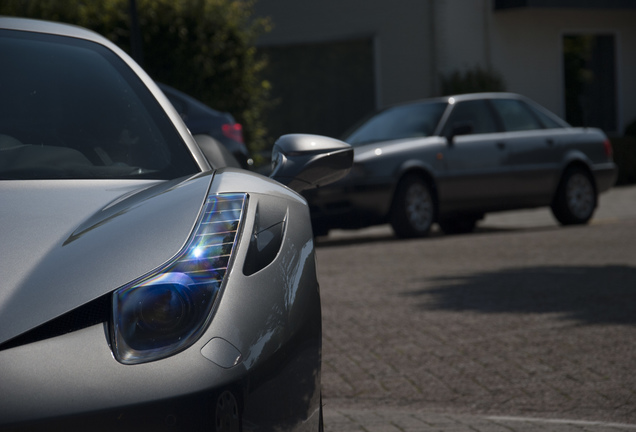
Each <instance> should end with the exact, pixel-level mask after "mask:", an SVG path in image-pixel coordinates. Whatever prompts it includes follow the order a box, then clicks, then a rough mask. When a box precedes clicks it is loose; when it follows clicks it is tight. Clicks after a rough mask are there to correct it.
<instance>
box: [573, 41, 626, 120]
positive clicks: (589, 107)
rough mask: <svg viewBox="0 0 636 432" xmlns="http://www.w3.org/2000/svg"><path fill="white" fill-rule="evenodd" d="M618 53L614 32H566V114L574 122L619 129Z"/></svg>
mask: <svg viewBox="0 0 636 432" xmlns="http://www.w3.org/2000/svg"><path fill="white" fill-rule="evenodd" d="M615 53H616V42H615V37H614V35H611V34H582V35H581V34H567V35H564V36H563V66H564V67H563V70H564V89H565V118H566V120H567V121H568V123H570V124H571V125H573V126H589V127H598V128H601V129H603V130H604V131H605V132H616V131H617V130H618V124H617V113H616V57H615V56H616V54H615Z"/></svg>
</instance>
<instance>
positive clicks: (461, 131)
mask: <svg viewBox="0 0 636 432" xmlns="http://www.w3.org/2000/svg"><path fill="white" fill-rule="evenodd" d="M474 131H475V127H474V126H473V122H457V123H453V127H452V129H451V135H450V137H448V141H450V142H453V141H454V140H455V137H456V136H458V135H470V134H472V133H473V132H474Z"/></svg>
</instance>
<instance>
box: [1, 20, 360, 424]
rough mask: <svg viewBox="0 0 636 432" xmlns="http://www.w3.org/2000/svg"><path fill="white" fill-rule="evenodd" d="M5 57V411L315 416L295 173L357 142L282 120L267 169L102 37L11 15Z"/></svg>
mask: <svg viewBox="0 0 636 432" xmlns="http://www.w3.org/2000/svg"><path fill="white" fill-rule="evenodd" d="M0 58H1V59H2V67H1V68H0V95H2V103H0V221H1V224H0V249H1V252H0V255H1V256H2V259H1V260H0V280H1V282H0V430H2V431H3V432H12V431H20V432H29V431H78V430H89V431H135V432H138V431H153V432H159V431H186V430H187V431H219V432H240V431H247V430H252V431H255V430H270V431H271V430H277V431H300V430H302V431H320V430H322V406H321V385H320V371H321V343H322V340H321V332H322V330H321V309H320V297H319V287H318V281H317V276H316V268H315V263H316V261H315V256H314V255H315V252H314V243H313V233H312V230H311V224H310V219H309V209H308V207H307V203H306V201H305V200H304V199H303V198H302V196H301V195H299V194H298V193H297V192H296V191H300V190H302V189H305V188H308V187H315V186H318V185H320V184H324V183H327V182H329V181H333V180H336V179H338V178H340V177H342V176H343V175H344V174H345V173H346V172H347V170H348V168H349V167H350V166H351V162H352V159H353V151H352V149H351V148H350V147H349V146H348V145H347V144H345V143H342V142H340V141H337V140H333V139H331V138H326V137H320V136H314V135H285V136H283V137H281V138H280V139H279V140H278V141H277V143H276V145H275V147H274V153H275V154H274V156H275V157H274V160H275V161H276V166H275V170H274V172H273V174H272V177H273V178H272V179H269V178H266V177H263V176H261V175H258V174H255V173H252V172H249V171H246V170H243V169H236V168H228V167H218V166H215V165H213V164H212V162H213V161H214V157H209V156H208V155H207V154H206V153H205V151H204V150H203V149H202V148H201V147H200V146H199V145H198V143H197V141H195V139H194V138H193V136H192V135H191V134H190V133H189V131H188V129H187V128H186V126H185V124H184V123H183V121H182V120H181V118H180V117H179V115H178V113H177V112H176V111H175V109H174V108H173V106H172V105H171V104H170V102H169V101H168V99H167V98H166V97H165V95H164V94H163V93H162V92H161V90H159V88H158V87H157V86H156V84H155V83H154V82H153V80H152V79H151V78H150V77H149V76H148V75H147V74H146V73H145V72H144V71H143V70H142V68H141V67H140V66H139V65H137V64H136V63H135V62H134V61H133V60H132V59H131V58H130V57H129V56H127V55H126V54H125V53H124V52H123V51H122V50H121V49H119V48H118V47H116V46H115V45H113V44H112V43H111V42H109V41H108V40H106V39H105V38H103V37H101V36H99V35H97V34H95V33H93V32H91V31H88V30H85V29H82V28H79V27H75V26H69V25H64V24H58V23H51V22H45V21H35V20H25V19H19V18H6V17H0ZM335 167H338V168H335ZM275 180H280V181H282V182H283V183H284V184H285V185H287V186H288V187H285V186H284V185H283V184H281V183H279V182H278V181H275Z"/></svg>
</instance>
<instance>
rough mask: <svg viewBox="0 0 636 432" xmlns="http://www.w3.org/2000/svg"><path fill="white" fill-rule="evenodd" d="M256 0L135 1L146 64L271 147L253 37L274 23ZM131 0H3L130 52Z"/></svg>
mask: <svg viewBox="0 0 636 432" xmlns="http://www.w3.org/2000/svg"><path fill="white" fill-rule="evenodd" d="M253 2H254V0H136V4H137V10H138V17H139V24H140V28H141V37H142V41H143V63H142V64H143V66H144V69H145V70H146V71H147V72H148V74H149V75H150V76H151V77H153V79H155V80H157V81H161V82H164V83H166V84H169V85H171V86H173V87H175V88H178V89H180V90H182V91H184V92H185V93H188V94H190V95H192V96H194V97H196V98H197V99H199V100H201V101H202V102H204V103H206V104H207V105H209V106H211V107H213V108H215V109H217V110H220V111H227V112H230V113H232V114H233V115H234V116H235V117H236V119H237V120H238V121H239V122H241V123H242V124H243V125H244V127H245V137H246V140H247V142H248V145H249V146H250V148H251V150H252V151H257V150H260V149H262V148H263V146H264V137H265V134H266V130H265V127H264V118H263V113H264V111H265V110H266V109H267V107H268V104H269V102H268V97H269V89H270V86H269V83H268V82H267V81H266V80H264V79H262V78H261V72H262V70H263V68H264V67H265V61H264V60H263V59H261V58H259V57H258V55H257V51H256V48H255V46H254V43H255V41H256V38H257V37H258V36H259V35H260V34H262V33H263V32H266V31H268V29H269V21H268V20H266V19H261V18H258V19H254V18H253V17H252V6H253ZM130 4H131V3H130V0H100V1H94V0H68V1H63V0H3V1H2V2H1V3H0V14H2V15H12V16H22V17H29V18H39V19H46V20H51V21H60V22H67V23H71V24H76V25H80V26H82V27H86V28H89V29H91V30H94V31H96V32H98V33H100V34H102V35H104V36H105V37H106V38H108V39H110V40H111V41H112V42H114V43H115V44H116V45H118V46H119V47H121V48H122V49H123V50H124V51H127V52H128V53H130V51H131V48H130V47H131V34H132V30H131V14H130V12H131V9H130Z"/></svg>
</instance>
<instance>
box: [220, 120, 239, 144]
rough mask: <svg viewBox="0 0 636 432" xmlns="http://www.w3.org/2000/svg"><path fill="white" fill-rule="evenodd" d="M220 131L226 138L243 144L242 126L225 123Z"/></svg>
mask: <svg viewBox="0 0 636 432" xmlns="http://www.w3.org/2000/svg"><path fill="white" fill-rule="evenodd" d="M221 129H222V130H223V135H225V136H226V137H228V138H230V139H233V140H234V141H238V142H240V143H242V142H243V126H241V124H240V123H234V124H228V123H226V124H224V125H223V126H222V128H221Z"/></svg>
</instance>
